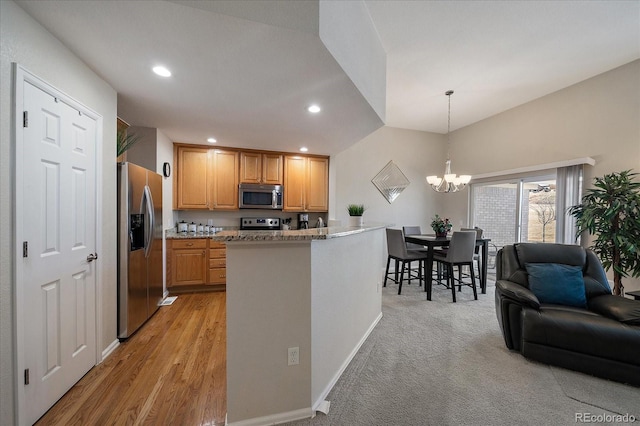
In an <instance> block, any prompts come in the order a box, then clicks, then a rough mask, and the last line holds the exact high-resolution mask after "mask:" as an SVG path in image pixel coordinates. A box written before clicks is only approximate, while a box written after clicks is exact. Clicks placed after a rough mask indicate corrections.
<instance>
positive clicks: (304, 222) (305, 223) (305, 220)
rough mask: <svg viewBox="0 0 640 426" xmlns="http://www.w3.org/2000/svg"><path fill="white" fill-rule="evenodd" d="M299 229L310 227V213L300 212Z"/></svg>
mask: <svg viewBox="0 0 640 426" xmlns="http://www.w3.org/2000/svg"><path fill="white" fill-rule="evenodd" d="M298 229H309V214H307V213H300V214H298Z"/></svg>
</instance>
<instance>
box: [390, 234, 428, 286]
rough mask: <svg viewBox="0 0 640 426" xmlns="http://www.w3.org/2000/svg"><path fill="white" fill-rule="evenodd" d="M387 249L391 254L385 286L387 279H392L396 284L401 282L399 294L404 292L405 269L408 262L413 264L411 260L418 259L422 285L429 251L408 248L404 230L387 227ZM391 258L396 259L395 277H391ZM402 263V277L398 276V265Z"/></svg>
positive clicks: (419, 276)
mask: <svg viewBox="0 0 640 426" xmlns="http://www.w3.org/2000/svg"><path fill="white" fill-rule="evenodd" d="M387 251H388V253H389V256H388V257H387V269H386V271H385V274H384V284H383V287H386V286H387V279H390V280H391V281H393V282H394V283H396V284H399V287H398V294H400V293H401V292H402V281H403V277H404V271H405V267H406V265H407V264H411V262H414V261H416V260H417V261H418V262H419V263H418V278H419V280H420V285H422V279H423V276H424V274H423V272H422V271H423V270H424V261H425V260H427V252H426V251H421V250H407V245H406V244H405V241H404V232H402V230H401V229H390V228H387ZM391 259H393V260H395V262H396V265H395V271H394V272H393V274H394V277H393V278H390V277H389V264H390V263H391ZM400 263H402V269H401V270H400V277H399V278H398V266H400V265H399V264H400Z"/></svg>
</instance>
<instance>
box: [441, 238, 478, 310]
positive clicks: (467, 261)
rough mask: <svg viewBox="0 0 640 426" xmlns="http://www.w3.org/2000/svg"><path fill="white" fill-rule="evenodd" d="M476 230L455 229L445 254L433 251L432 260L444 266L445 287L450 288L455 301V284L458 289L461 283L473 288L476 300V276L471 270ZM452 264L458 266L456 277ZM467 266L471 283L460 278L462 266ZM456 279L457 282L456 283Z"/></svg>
mask: <svg viewBox="0 0 640 426" xmlns="http://www.w3.org/2000/svg"><path fill="white" fill-rule="evenodd" d="M476 235H477V234H476V232H475V230H474V231H456V232H454V233H453V235H452V237H451V242H450V243H449V249H448V250H447V252H446V254H444V253H443V254H440V253H434V254H433V260H435V261H436V262H438V264H442V265H443V266H445V267H446V270H447V277H446V280H447V281H446V284H445V287H446V288H450V289H451V294H452V296H453V302H454V303H455V302H456V285H457V286H458V288H459V289H461V288H462V286H463V285H465V286H469V287H471V288H473V297H474V299H475V300H478V290H477V288H476V278H475V273H474V272H473V252H474V248H475V246H476ZM454 266H457V267H458V278H455V277H454V275H453V272H454V271H453V268H454ZM463 266H468V267H469V270H470V275H471V283H466V282H464V281H463V280H462V267H463ZM456 281H457V284H456Z"/></svg>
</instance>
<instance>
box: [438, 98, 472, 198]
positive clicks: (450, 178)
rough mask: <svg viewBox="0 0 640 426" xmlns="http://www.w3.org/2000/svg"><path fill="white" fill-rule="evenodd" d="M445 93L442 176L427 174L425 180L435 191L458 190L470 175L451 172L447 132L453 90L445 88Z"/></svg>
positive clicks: (462, 187)
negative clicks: (445, 140) (445, 158)
mask: <svg viewBox="0 0 640 426" xmlns="http://www.w3.org/2000/svg"><path fill="white" fill-rule="evenodd" d="M445 95H447V96H448V97H449V119H448V121H447V161H446V162H445V163H444V164H445V166H444V176H443V177H438V176H427V182H428V183H429V185H431V188H433V190H434V191H436V192H458V191H460V190H462V189H464V187H465V186H467V184H468V183H469V181H470V180H471V176H470V175H460V176H456V174H455V173H451V160H450V159H449V146H450V145H451V142H450V140H449V133H450V132H451V95H453V90H447V91H446V92H445Z"/></svg>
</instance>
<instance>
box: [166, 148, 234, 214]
mask: <svg viewBox="0 0 640 426" xmlns="http://www.w3.org/2000/svg"><path fill="white" fill-rule="evenodd" d="M175 156H176V158H177V162H176V164H177V167H176V169H177V170H176V179H175V180H174V183H175V191H174V194H175V195H174V206H175V208H176V209H178V210H191V209H208V210H237V209H238V173H239V160H238V158H239V154H238V152H237V151H230V150H229V151H228V150H221V149H209V148H195V147H193V146H189V145H178V146H176V148H175Z"/></svg>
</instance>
